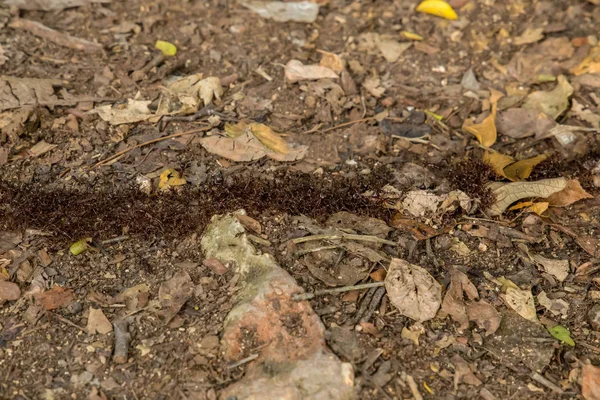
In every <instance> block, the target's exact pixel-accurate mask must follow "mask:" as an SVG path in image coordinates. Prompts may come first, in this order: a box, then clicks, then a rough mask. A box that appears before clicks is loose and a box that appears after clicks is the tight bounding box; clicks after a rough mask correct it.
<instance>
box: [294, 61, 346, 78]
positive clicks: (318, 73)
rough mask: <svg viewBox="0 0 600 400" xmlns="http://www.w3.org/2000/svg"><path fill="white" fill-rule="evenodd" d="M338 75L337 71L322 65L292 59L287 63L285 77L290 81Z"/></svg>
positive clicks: (335, 76)
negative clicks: (305, 63)
mask: <svg viewBox="0 0 600 400" xmlns="http://www.w3.org/2000/svg"><path fill="white" fill-rule="evenodd" d="M337 77H338V76H337V74H336V73H335V72H333V71H332V70H331V69H329V68H327V67H323V66H321V65H304V64H302V61H299V60H290V61H288V63H287V64H286V65H285V79H286V80H287V81H288V82H290V83H295V82H300V81H314V80H317V79H323V78H330V79H334V78H337Z"/></svg>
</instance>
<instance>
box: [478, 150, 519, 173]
mask: <svg viewBox="0 0 600 400" xmlns="http://www.w3.org/2000/svg"><path fill="white" fill-rule="evenodd" d="M483 162H484V163H486V164H488V165H489V166H490V167H492V169H493V170H494V172H495V173H496V175H498V176H501V177H504V178H506V175H504V168H506V166H508V165H510V164H512V163H514V162H515V159H514V158H512V157H511V156H507V155H506V154H501V153H498V152H497V151H486V152H485V153H484V154H483Z"/></svg>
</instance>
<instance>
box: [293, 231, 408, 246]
mask: <svg viewBox="0 0 600 400" xmlns="http://www.w3.org/2000/svg"><path fill="white" fill-rule="evenodd" d="M313 240H356V241H362V242H372V243H381V244H387V245H390V246H398V243H395V242H392V241H391V240H386V239H381V238H379V237H377V236H371V235H353V234H346V233H342V234H339V235H311V236H304V237H300V238H296V239H292V243H294V244H300V243H305V242H311V241H313Z"/></svg>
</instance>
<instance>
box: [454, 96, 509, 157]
mask: <svg viewBox="0 0 600 400" xmlns="http://www.w3.org/2000/svg"><path fill="white" fill-rule="evenodd" d="M501 97H502V93H501V92H499V91H497V90H494V89H491V96H490V104H491V105H492V110H491V112H490V115H488V116H487V117H485V119H484V120H483V121H481V123H479V124H476V123H474V122H473V121H471V120H470V119H466V120H465V122H464V123H463V126H462V129H463V130H464V131H465V132H469V133H471V134H473V135H474V136H475V137H476V138H477V140H478V141H479V143H481V144H482V145H483V146H485V147H490V146H491V145H493V144H494V143H496V138H497V137H498V134H497V131H496V112H497V110H498V100H499V99H500V98H501Z"/></svg>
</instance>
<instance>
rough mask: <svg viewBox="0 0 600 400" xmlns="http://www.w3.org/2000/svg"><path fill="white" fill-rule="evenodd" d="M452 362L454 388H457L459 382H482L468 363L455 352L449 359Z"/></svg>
mask: <svg viewBox="0 0 600 400" xmlns="http://www.w3.org/2000/svg"><path fill="white" fill-rule="evenodd" d="M450 361H451V362H452V364H454V370H455V371H454V390H455V391H457V390H458V384H459V383H466V384H467V385H473V386H479V385H481V384H482V383H483V382H481V381H480V380H479V378H477V377H476V376H475V374H474V373H473V371H472V370H471V367H470V366H469V364H468V363H467V362H466V361H465V360H464V359H463V358H462V357H461V356H459V355H458V354H455V355H454V356H452V358H451V359H450Z"/></svg>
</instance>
